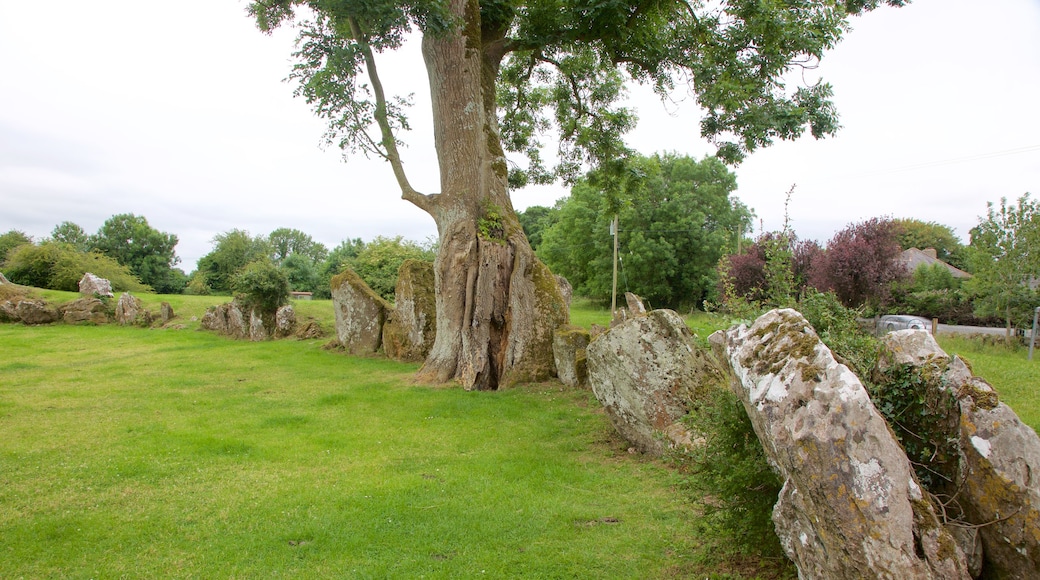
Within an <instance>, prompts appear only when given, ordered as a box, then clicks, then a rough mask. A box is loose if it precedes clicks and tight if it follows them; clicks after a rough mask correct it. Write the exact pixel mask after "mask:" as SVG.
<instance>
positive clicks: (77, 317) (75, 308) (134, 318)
mask: <svg viewBox="0 0 1040 580" xmlns="http://www.w3.org/2000/svg"><path fill="white" fill-rule="evenodd" d="M0 287H5V288H10V290H8V291H5V292H4V293H3V294H0V322H21V323H22V324H26V325H38V324H52V323H55V322H64V323H66V324H77V323H93V324H108V323H112V322H114V323H116V324H121V325H124V326H131V325H133V326H152V325H153V324H163V325H165V324H166V323H168V322H169V321H170V320H171V319H173V317H174V313H173V308H172V307H171V306H170V304H169V303H167V302H163V303H162V305H161V307H160V311H159V313H158V314H155V313H153V312H150V311H149V310H147V309H145V308H144V305H143V304H142V303H141V300H140V299H138V298H137V297H136V296H133V295H131V294H130V293H129V292H124V293H122V294H120V296H119V299H118V300H117V301H116V302H115V305H114V306H112V301H111V299H112V298H114V297H115V294H114V293H113V292H112V284H111V283H110V282H109V281H108V280H106V279H104V278H101V277H99V276H95V275H94V274H92V273H90V272H87V273H86V274H84V275H83V278H81V279H80V281H79V292H80V294H81V295H82V296H81V297H80V298H78V299H76V300H73V301H72V302H68V303H66V304H62V305H61V306H53V305H51V304H49V303H48V302H46V301H45V300H39V299H32V298H28V297H27V296H26V292H25V291H24V288H22V287H21V286H18V285H16V284H12V283H11V282H10V281H9V280H7V278H5V277H4V276H3V274H0Z"/></svg>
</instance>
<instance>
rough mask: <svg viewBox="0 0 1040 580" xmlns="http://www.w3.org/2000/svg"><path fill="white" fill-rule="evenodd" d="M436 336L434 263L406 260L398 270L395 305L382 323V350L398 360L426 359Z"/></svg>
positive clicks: (415, 360)
mask: <svg viewBox="0 0 1040 580" xmlns="http://www.w3.org/2000/svg"><path fill="white" fill-rule="evenodd" d="M436 338H437V301H436V296H435V283H434V272H433V264H432V263H430V262H423V261H420V260H405V261H404V263H402V264H401V268H400V269H399V270H398V276H397V286H396V287H395V288H394V306H393V308H392V309H391V310H390V311H389V312H388V313H387V317H386V324H385V325H384V326H383V352H384V353H386V356H388V357H390V358H392V359H394V360H399V361H408V362H419V361H422V360H425V359H426V355H427V354H429V352H430V349H431V348H433V342H434V340H435V339H436Z"/></svg>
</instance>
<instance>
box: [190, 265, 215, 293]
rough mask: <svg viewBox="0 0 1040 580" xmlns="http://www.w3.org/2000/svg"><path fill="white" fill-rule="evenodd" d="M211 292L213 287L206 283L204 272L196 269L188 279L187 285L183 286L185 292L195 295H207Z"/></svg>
mask: <svg viewBox="0 0 1040 580" xmlns="http://www.w3.org/2000/svg"><path fill="white" fill-rule="evenodd" d="M212 292H213V289H212V288H210V287H209V284H207V283H206V274H205V273H204V272H201V271H196V272H195V274H193V275H192V277H191V280H190V281H188V285H187V286H185V287H184V293H185V294H192V295H195V296H209V295H210V294H211V293H212Z"/></svg>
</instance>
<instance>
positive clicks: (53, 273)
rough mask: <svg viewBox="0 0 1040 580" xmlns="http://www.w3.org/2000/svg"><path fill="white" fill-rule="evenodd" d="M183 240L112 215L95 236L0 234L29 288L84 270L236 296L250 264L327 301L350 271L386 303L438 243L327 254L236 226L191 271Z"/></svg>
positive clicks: (291, 238) (11, 271) (9, 262)
mask: <svg viewBox="0 0 1040 580" xmlns="http://www.w3.org/2000/svg"><path fill="white" fill-rule="evenodd" d="M177 242H178V238H177V236H176V235H174V234H170V233H167V232H161V231H159V230H157V229H155V228H153V227H152V226H151V225H150V224H149V223H148V220H147V219H146V218H145V217H143V216H137V215H134V214H118V215H114V216H112V217H111V218H109V219H108V220H106V221H105V222H104V224H103V225H102V226H101V227H100V228H99V229H98V231H97V233H95V234H87V233H86V232H85V231H84V229H83V228H82V227H80V226H79V225H77V224H75V223H73V222H70V221H65V222H62V223H60V224H58V225H57V226H55V227H54V229H53V230H52V231H51V235H50V236H49V237H46V238H43V239H41V240H38V241H34V240H33V239H32V237H31V236H29V235H27V234H26V233H25V232H22V231H20V230H10V231H8V232H6V233H4V234H2V235H0V269H2V271H3V272H4V274H5V275H6V276H7V277H8V278H9V279H10V280H11V281H12V282H15V283H18V284H24V285H27V286H36V287H40V288H51V289H55V290H67V291H75V290H77V289H78V283H79V280H80V278H82V277H83V274H84V273H85V272H92V273H94V274H97V275H98V276H101V277H103V278H106V279H108V280H109V281H111V282H112V285H113V288H114V289H115V290H118V291H137V292H150V291H154V292H157V293H160V294H180V293H187V294H226V295H230V294H234V293H235V282H236V279H237V278H238V277H240V275H242V274H244V273H245V271H246V268H247V266H250V265H251V264H259V266H257V267H255V268H254V270H253V271H252V273H251V276H253V277H254V278H255V277H256V276H257V272H259V271H263V269H264V268H266V269H267V270H270V272H269V273H268V274H269V275H273V276H275V277H277V278H284V282H285V286H286V287H287V288H290V289H291V290H293V291H299V292H311V293H312V294H313V295H314V296H315V297H318V298H328V297H329V296H330V289H329V281H330V280H331V278H332V277H333V276H334V275H336V274H338V273H339V272H341V271H342V270H343V269H344V268H346V267H350V268H352V269H354V270H355V271H357V272H358V274H359V275H360V276H361V277H362V278H363V279H364V280H365V281H366V282H368V284H369V285H370V286H371V287H372V288H373V290H375V291H376V292H378V293H379V294H381V295H382V296H384V297H386V298H387V299H389V300H392V299H393V292H394V285H395V283H396V280H397V270H398V268H399V267H400V265H401V263H402V262H404V261H405V260H407V259H417V260H426V261H432V260H433V255H434V248H433V245H432V244H430V243H427V244H420V243H416V242H413V241H409V240H405V239H403V238H402V237H400V236H398V237H393V238H387V237H377V238H375V239H374V240H372V241H370V242H367V243H366V242H364V241H362V240H361V239H360V238H353V239H347V240H344V241H343V242H341V243H340V244H339V245H338V246H336V247H335V248H333V249H332V250H329V249H328V248H327V247H326V246H325V245H324V244H322V243H320V242H317V241H315V240H314V239H313V238H312V237H311V236H310V235H308V234H306V233H304V232H302V231H300V230H297V229H292V228H278V229H275V230H274V231H272V232H271V233H269V234H267V235H256V236H254V235H251V234H250V233H249V232H247V231H245V230H239V229H234V230H230V231H228V232H224V233H221V234H217V235H216V236H215V237H214V238H213V248H212V250H211V251H210V252H209V253H208V254H206V255H205V256H203V257H202V258H201V259H200V260H199V261H198V265H197V268H196V269H195V270H194V271H193V272H191V273H190V274H188V273H185V272H184V271H183V270H182V269H181V268H178V267H176V266H177V264H179V263H180V258H179V257H178V256H177V254H176V252H175V248H176V246H177Z"/></svg>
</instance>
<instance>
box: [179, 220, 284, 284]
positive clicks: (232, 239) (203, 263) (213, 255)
mask: <svg viewBox="0 0 1040 580" xmlns="http://www.w3.org/2000/svg"><path fill="white" fill-rule="evenodd" d="M213 244H214V246H213V250H212V251H210V253H208V254H206V255H205V256H203V257H202V258H200V259H199V262H198V270H197V271H198V272H202V274H203V276H205V283H206V285H208V286H209V287H210V288H211V289H212V291H213V292H218V293H221V294H230V293H231V290H232V282H233V279H234V276H235V274H236V273H237V272H238V271H239V270H241V269H242V268H244V267H245V266H246V264H249V263H250V262H253V261H255V260H257V259H259V258H262V257H266V256H268V255H270V253H271V246H270V245H269V244H268V243H267V240H266V239H264V237H263V236H257V237H255V238H254V237H253V236H251V235H249V232H247V231H245V230H237V229H236V230H231V231H228V232H224V233H222V234H217V235H216V236H214V237H213Z"/></svg>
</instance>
